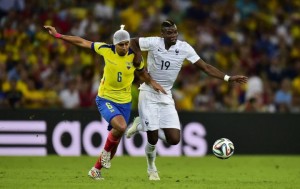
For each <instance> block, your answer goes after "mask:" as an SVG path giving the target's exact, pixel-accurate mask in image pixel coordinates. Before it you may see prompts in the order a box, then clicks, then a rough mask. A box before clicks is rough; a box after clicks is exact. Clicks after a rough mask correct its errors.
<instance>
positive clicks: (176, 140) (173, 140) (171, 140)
mask: <svg viewBox="0 0 300 189" xmlns="http://www.w3.org/2000/svg"><path fill="white" fill-rule="evenodd" d="M167 142H168V144H170V145H177V144H178V143H179V142H180V138H174V137H173V138H172V137H171V138H168V139H167Z"/></svg>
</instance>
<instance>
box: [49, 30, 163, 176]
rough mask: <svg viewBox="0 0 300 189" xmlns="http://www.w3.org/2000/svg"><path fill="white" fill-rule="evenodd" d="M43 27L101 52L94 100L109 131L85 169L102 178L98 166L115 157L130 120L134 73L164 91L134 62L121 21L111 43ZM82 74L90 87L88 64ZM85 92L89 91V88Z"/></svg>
mask: <svg viewBox="0 0 300 189" xmlns="http://www.w3.org/2000/svg"><path fill="white" fill-rule="evenodd" d="M44 27H45V28H46V29H47V30H48V32H49V34H50V35H52V36H53V37H55V38H57V39H61V40H64V41H66V42H69V43H71V44H73V45H76V46H79V47H83V48H90V49H91V50H93V51H95V52H96V53H97V54H99V55H101V56H103V58H104V60H105V67H104V74H103V77H102V79H101V85H100V86H99V90H98V94H97V97H96V104H97V107H98V110H99V112H100V114H101V116H102V117H103V118H104V119H105V120H106V121H107V122H108V123H109V125H108V130H109V131H110V132H109V134H108V136H107V139H106V142H105V146H104V149H103V150H102V152H101V155H100V157H99V158H98V160H97V162H96V163H95V165H94V166H93V167H92V168H91V170H90V171H89V172H88V176H90V177H91V178H93V179H96V180H101V179H103V177H102V176H101V172H100V170H101V169H102V168H103V167H104V168H107V169H108V168H110V166H111V162H110V160H111V159H112V158H113V157H114V155H115V153H116V151H117V148H118V145H119V142H120V140H121V138H122V136H123V134H124V132H125V130H126V127H127V124H128V122H129V118H130V111H131V98H132V97H131V85H132V82H133V80H134V74H135V73H136V74H138V75H139V76H140V77H141V78H143V80H144V81H145V82H146V83H148V84H149V85H151V86H152V87H153V88H154V89H155V90H157V91H161V92H164V93H165V91H164V89H163V88H162V87H161V86H160V85H159V84H157V83H156V82H155V81H154V80H152V79H151V77H150V76H149V74H148V73H147V72H146V71H145V70H144V63H143V62H139V63H134V64H133V58H134V54H133V52H132V51H131V49H129V40H130V35H129V33H128V32H127V31H126V30H124V25H122V26H121V29H120V30H118V31H116V32H115V33H114V35H113V45H110V44H106V43H103V42H91V41H88V40H85V39H83V38H81V37H78V36H70V35H62V34H60V33H58V32H57V31H56V29H55V28H54V27H52V26H44ZM136 70H137V71H136ZM81 76H82V82H83V84H84V88H85V90H84V92H86V91H89V90H90V89H89V88H91V86H90V85H89V83H88V81H90V80H92V76H93V74H92V70H91V67H86V69H83V71H82V75H81ZM86 94H87V95H88V96H89V95H90V93H89V92H87V93H86Z"/></svg>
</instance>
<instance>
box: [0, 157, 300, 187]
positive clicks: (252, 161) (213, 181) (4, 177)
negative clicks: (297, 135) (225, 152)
mask: <svg viewBox="0 0 300 189" xmlns="http://www.w3.org/2000/svg"><path fill="white" fill-rule="evenodd" d="M95 161H96V157H88V156H81V157H59V156H47V157H0V188H3V189H9V188H30V189H32V188H39V189H40V188H51V189H53V188H55V189H59V188H63V189H68V188H72V189H73V188H81V189H82V188H101V189H117V188H119V189H126V188H127V189H147V188H161V189H169V188H170V189H182V188H188V189H198V188H201V189H204V188H211V189H215V188H222V189H227V188H228V189H229V188H230V189H234V188H241V189H253V188H255V189H259V188H262V189H267V188H270V189H273V188H278V189H289V188H290V189H297V188H300V156H238V155H234V156H233V157H231V158H230V159H227V160H220V159H217V158H216V157H214V156H205V157H193V158H191V157H158V158H157V161H156V164H157V167H158V168H159V173H160V178H161V180H160V181H149V180H148V178H147V174H146V159H145V157H128V156H122V157H116V158H114V159H113V161H112V167H111V168H110V169H109V170H103V171H102V173H103V176H104V177H105V180H103V181H95V180H92V179H90V178H89V177H88V176H87V172H88V171H89V169H90V168H91V167H92V165H93V164H94V162H95Z"/></svg>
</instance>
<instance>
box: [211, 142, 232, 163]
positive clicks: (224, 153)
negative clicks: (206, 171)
mask: <svg viewBox="0 0 300 189" xmlns="http://www.w3.org/2000/svg"><path fill="white" fill-rule="evenodd" d="M212 151H213V153H214V155H215V156H216V157H217V158H220V159H227V158H229V157H230V156H232V155H233V153H234V145H233V143H232V142H231V141H230V140H229V139H227V138H220V139H218V140H216V142H215V143H214V145H213V147H212Z"/></svg>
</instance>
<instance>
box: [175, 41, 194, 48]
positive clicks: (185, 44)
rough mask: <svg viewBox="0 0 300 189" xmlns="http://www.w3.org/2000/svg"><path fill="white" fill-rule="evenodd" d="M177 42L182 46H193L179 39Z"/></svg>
mask: <svg viewBox="0 0 300 189" xmlns="http://www.w3.org/2000/svg"><path fill="white" fill-rule="evenodd" d="M176 44H177V45H178V46H181V47H187V46H191V45H190V44H189V43H188V42H186V41H183V40H179V39H178V40H177V42H176Z"/></svg>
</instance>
